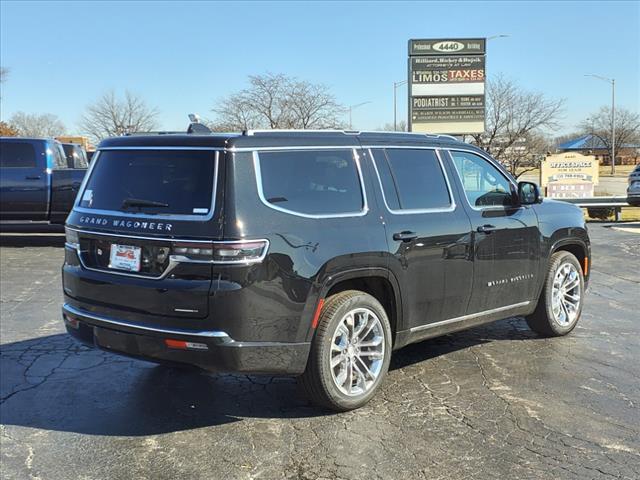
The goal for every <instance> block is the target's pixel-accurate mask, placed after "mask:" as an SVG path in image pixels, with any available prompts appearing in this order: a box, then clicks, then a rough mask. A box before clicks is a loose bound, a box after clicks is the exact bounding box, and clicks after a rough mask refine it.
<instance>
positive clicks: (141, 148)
mask: <svg viewBox="0 0 640 480" xmlns="http://www.w3.org/2000/svg"><path fill="white" fill-rule="evenodd" d="M104 150H213V151H215V152H219V151H223V150H225V148H224V147H189V146H174V147H172V146H170V145H158V146H157V147H153V146H144V147H133V146H132V147H102V148H101V149H100V150H98V151H104ZM91 163H93V162H91Z"/></svg>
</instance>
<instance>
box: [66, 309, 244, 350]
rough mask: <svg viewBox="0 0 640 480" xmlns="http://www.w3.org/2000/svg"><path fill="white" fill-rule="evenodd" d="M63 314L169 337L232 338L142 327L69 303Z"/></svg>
mask: <svg viewBox="0 0 640 480" xmlns="http://www.w3.org/2000/svg"><path fill="white" fill-rule="evenodd" d="M62 313H63V314H70V315H72V316H76V317H79V318H80V319H81V320H83V319H90V320H95V321H98V322H103V323H107V324H112V325H118V326H121V327H129V328H135V329H139V330H145V331H148V332H156V333H163V334H169V335H186V336H192V337H204V338H222V339H228V340H230V341H231V337H229V335H228V334H227V333H226V332H223V331H221V330H211V331H206V330H201V331H191V330H183V329H178V328H160V327H149V326H146V325H141V324H139V323H133V322H127V321H124V320H116V319H114V318H111V317H106V316H102V315H96V314H94V313H91V312H87V311H86V310H80V309H78V308H75V307H73V306H71V305H69V304H68V303H65V304H64V305H63V306H62Z"/></svg>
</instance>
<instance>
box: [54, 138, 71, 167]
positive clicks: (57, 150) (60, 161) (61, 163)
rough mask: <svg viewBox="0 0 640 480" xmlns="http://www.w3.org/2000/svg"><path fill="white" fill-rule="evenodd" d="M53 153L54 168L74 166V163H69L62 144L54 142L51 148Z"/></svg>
mask: <svg viewBox="0 0 640 480" xmlns="http://www.w3.org/2000/svg"><path fill="white" fill-rule="evenodd" d="M51 154H52V156H53V168H55V169H56V170H60V169H62V168H73V164H69V160H68V159H67V156H66V155H65V152H64V149H63V148H62V145H61V144H59V143H54V144H53V145H52V148H51Z"/></svg>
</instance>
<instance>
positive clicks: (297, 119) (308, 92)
mask: <svg viewBox="0 0 640 480" xmlns="http://www.w3.org/2000/svg"><path fill="white" fill-rule="evenodd" d="M290 87H291V88H290V89H289V91H288V92H287V100H286V102H285V105H286V107H287V108H288V115H287V121H288V123H289V125H288V127H289V128H302V129H324V128H337V127H340V126H342V122H341V121H340V116H342V115H343V114H344V112H345V109H344V107H342V106H341V105H340V104H338V102H336V99H335V97H334V96H333V94H331V93H330V92H329V90H328V89H327V87H326V86H324V85H321V84H316V83H310V82H306V81H295V82H292V83H291V85H290Z"/></svg>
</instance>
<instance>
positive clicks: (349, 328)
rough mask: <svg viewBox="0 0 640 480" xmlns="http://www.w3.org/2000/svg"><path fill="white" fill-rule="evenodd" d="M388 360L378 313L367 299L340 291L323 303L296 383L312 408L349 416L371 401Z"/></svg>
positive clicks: (385, 323) (384, 320) (385, 330)
mask: <svg viewBox="0 0 640 480" xmlns="http://www.w3.org/2000/svg"><path fill="white" fill-rule="evenodd" d="M390 358H391V327H390V325H389V318H388V316H387V313H386V312H385V310H384V307H383V306H382V305H381V304H380V302H378V301H377V300H376V299H375V298H374V297H372V296H371V295H369V294H367V293H364V292H361V291H358V290H346V291H344V292H340V293H337V294H335V295H332V296H331V297H329V298H328V299H327V300H326V302H325V304H324V307H323V309H322V312H321V314H320V320H319V322H318V327H317V330H316V333H315V336H314V339H313V342H312V345H311V352H310V354H309V361H308V363H307V369H306V370H305V372H304V374H303V375H302V376H301V377H300V381H301V384H302V387H303V388H304V390H305V391H306V393H307V396H308V397H309V399H310V400H311V401H312V402H313V403H315V404H317V405H319V406H322V407H326V408H329V409H332V410H337V411H347V410H354V409H356V408H360V407H361V406H363V405H364V404H366V403H367V402H368V401H369V400H370V399H371V398H372V397H373V396H374V395H375V393H376V391H377V390H378V387H379V386H380V384H381V383H382V380H383V379H384V377H385V376H386V374H387V370H388V369H389V360H390Z"/></svg>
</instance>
